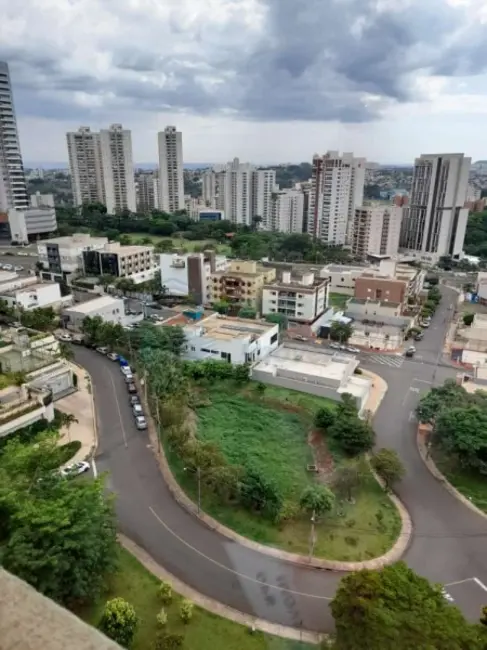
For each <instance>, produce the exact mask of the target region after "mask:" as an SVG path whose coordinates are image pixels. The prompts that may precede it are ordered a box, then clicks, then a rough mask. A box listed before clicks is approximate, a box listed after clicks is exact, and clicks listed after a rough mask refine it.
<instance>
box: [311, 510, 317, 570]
mask: <svg viewBox="0 0 487 650" xmlns="http://www.w3.org/2000/svg"><path fill="white" fill-rule="evenodd" d="M315 523H316V514H315V511H314V510H313V514H312V515H311V531H310V534H309V561H310V562H311V558H312V557H313V551H314V550H315V544H316V530H315Z"/></svg>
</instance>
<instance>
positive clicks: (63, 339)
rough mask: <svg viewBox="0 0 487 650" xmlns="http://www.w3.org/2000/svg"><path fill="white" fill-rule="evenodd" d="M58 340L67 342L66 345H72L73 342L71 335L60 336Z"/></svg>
mask: <svg viewBox="0 0 487 650" xmlns="http://www.w3.org/2000/svg"><path fill="white" fill-rule="evenodd" d="M57 338H58V340H59V341H65V342H66V343H71V341H72V340H73V337H72V336H71V334H66V333H64V334H59V335H58V337H57Z"/></svg>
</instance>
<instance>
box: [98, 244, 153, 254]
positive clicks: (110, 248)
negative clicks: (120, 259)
mask: <svg viewBox="0 0 487 650" xmlns="http://www.w3.org/2000/svg"><path fill="white" fill-rule="evenodd" d="M153 250H154V246H152V245H150V244H148V245H147V246H146V245H144V244H141V245H138V244H134V245H131V246H122V245H121V244H119V243H118V242H117V243H116V244H106V245H105V247H104V249H103V250H102V251H100V252H101V253H121V254H122V255H132V254H133V253H144V252H146V253H150V252H152V251H153Z"/></svg>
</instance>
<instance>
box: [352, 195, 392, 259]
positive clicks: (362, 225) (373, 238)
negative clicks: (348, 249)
mask: <svg viewBox="0 0 487 650" xmlns="http://www.w3.org/2000/svg"><path fill="white" fill-rule="evenodd" d="M402 214H403V208H401V207H397V206H396V205H371V206H362V207H360V208H355V218H354V221H353V230H352V233H353V234H352V242H351V246H352V254H353V255H354V256H356V257H360V258H362V259H365V258H366V257H367V255H391V256H392V255H397V251H398V248H399V236H400V234H401V223H402Z"/></svg>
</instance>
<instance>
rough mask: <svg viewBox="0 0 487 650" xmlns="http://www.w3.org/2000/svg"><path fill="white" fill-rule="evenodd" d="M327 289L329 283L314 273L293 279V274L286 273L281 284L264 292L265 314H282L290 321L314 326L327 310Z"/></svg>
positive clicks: (272, 286) (266, 285) (282, 276)
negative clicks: (313, 323)
mask: <svg viewBox="0 0 487 650" xmlns="http://www.w3.org/2000/svg"><path fill="white" fill-rule="evenodd" d="M328 285H329V281H328V280H327V279H322V278H319V277H316V276H315V275H314V273H305V274H303V275H302V276H300V277H294V278H293V277H292V275H291V272H290V271H283V272H282V274H281V277H280V279H279V280H275V281H274V282H271V283H269V284H265V285H264V286H263V288H262V314H263V315H267V314H283V315H285V316H286V317H287V318H288V319H289V320H290V321H295V322H298V323H312V322H313V321H315V320H316V319H317V318H318V317H319V316H321V314H323V313H324V311H325V310H326V308H327V305H328Z"/></svg>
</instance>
